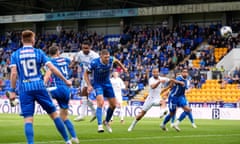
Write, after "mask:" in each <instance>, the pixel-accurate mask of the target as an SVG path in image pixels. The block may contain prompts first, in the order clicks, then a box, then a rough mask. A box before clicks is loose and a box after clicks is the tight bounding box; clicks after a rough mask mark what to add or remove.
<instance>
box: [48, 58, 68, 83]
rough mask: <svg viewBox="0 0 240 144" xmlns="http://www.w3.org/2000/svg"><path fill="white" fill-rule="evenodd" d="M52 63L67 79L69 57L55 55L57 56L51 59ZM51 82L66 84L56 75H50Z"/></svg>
mask: <svg viewBox="0 0 240 144" xmlns="http://www.w3.org/2000/svg"><path fill="white" fill-rule="evenodd" d="M51 62H52V64H53V65H54V66H55V67H57V68H58V70H59V71H60V72H61V73H62V75H63V76H64V77H65V78H66V79H69V78H70V76H69V73H70V69H69V65H70V62H71V61H70V59H68V58H63V57H57V58H52V59H51ZM52 79H53V82H55V83H56V85H66V84H65V83H64V81H63V80H62V79H60V78H59V77H57V76H56V75H54V74H53V75H52Z"/></svg>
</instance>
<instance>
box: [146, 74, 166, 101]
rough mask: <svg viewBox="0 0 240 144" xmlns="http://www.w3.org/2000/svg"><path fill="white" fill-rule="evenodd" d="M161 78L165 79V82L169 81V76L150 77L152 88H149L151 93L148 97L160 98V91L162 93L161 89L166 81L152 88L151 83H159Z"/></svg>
mask: <svg viewBox="0 0 240 144" xmlns="http://www.w3.org/2000/svg"><path fill="white" fill-rule="evenodd" d="M159 80H165V82H168V81H169V78H167V77H160V76H159V77H158V79H155V78H154V77H151V78H150V79H149V82H148V84H149V86H150V90H149V95H148V97H151V98H153V99H160V93H161V90H162V87H163V85H164V84H165V83H160V84H159V85H158V86H157V87H156V88H154V89H152V88H151V85H152V84H155V83H157V82H158V81H159Z"/></svg>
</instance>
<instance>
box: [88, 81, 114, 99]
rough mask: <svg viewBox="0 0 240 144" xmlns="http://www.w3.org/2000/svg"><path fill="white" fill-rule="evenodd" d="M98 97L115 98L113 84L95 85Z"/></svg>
mask: <svg viewBox="0 0 240 144" xmlns="http://www.w3.org/2000/svg"><path fill="white" fill-rule="evenodd" d="M93 87H94V89H95V93H96V96H98V95H103V97H105V98H115V94H114V91H113V87H112V84H111V83H103V84H98V83H94V86H93Z"/></svg>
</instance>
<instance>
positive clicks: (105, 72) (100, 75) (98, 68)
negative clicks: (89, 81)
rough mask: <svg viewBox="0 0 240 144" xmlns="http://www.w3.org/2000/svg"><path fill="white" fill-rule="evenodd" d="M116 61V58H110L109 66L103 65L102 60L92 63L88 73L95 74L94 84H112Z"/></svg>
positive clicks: (98, 59) (95, 60) (94, 60)
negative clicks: (111, 75)
mask: <svg viewBox="0 0 240 144" xmlns="http://www.w3.org/2000/svg"><path fill="white" fill-rule="evenodd" d="M114 59H115V58H114V57H112V56H110V58H109V62H108V64H103V63H102V62H101V59H100V58H96V59H93V60H92V61H91V63H90V65H89V66H88V69H87V71H88V72H90V73H93V83H110V74H111V70H112V67H113V63H114Z"/></svg>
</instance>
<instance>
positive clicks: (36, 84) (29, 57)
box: [10, 46, 50, 92]
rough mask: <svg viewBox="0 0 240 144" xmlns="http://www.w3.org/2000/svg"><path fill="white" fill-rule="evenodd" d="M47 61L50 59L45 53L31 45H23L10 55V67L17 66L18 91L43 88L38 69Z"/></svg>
mask: <svg viewBox="0 0 240 144" xmlns="http://www.w3.org/2000/svg"><path fill="white" fill-rule="evenodd" d="M47 63H50V60H49V58H48V57H47V56H46V54H45V53H44V52H43V51H42V50H40V49H36V48H33V47H32V46H24V47H22V48H20V49H18V50H17V51H15V52H14V53H13V54H12V55H11V64H10V67H13V66H16V67H17V72H18V82H19V91H20V92H26V91H34V90H43V89H45V86H44V82H43V76H42V74H41V70H40V69H41V67H42V66H43V65H45V64H47Z"/></svg>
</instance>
